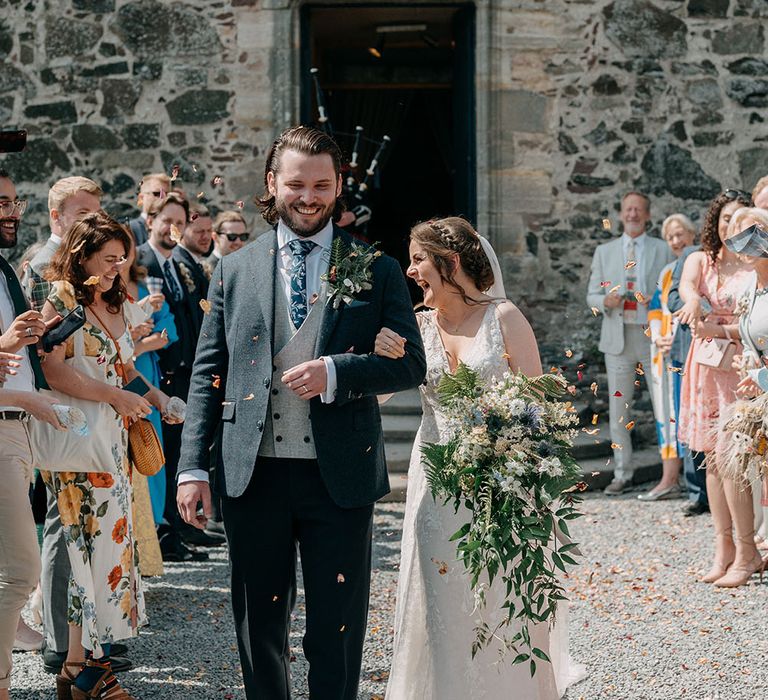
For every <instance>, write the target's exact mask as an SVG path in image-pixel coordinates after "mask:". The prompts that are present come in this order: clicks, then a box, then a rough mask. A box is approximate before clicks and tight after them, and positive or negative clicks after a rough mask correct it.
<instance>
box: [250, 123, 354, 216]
mask: <svg viewBox="0 0 768 700" xmlns="http://www.w3.org/2000/svg"><path fill="white" fill-rule="evenodd" d="M285 151H296V152H297V153H301V154H302V155H305V156H320V155H323V154H324V153H327V154H328V155H329V156H330V157H331V160H332V161H333V169H334V171H335V173H336V179H337V180H338V177H339V175H341V163H342V155H341V149H340V148H339V145H338V144H337V143H336V141H334V140H333V137H332V136H330V135H329V134H326V133H325V132H324V131H320V130H319V129H314V128H312V127H311V126H292V127H291V128H290V129H286V130H285V131H284V132H283V133H282V134H280V136H278V137H277V139H276V140H275V142H274V143H273V144H272V147H271V148H270V149H269V153H268V154H267V163H266V166H265V167H264V194H262V195H261V197H256V198H255V204H256V206H257V207H258V208H259V209H260V210H261V215H262V216H263V217H264V219H265V220H266V221H267V223H269V224H270V225H273V226H274V225H275V224H276V223H277V221H278V219H279V218H280V215H279V214H278V213H277V205H276V202H275V198H274V196H272V195H271V194H270V193H269V188H268V187H267V176H268V175H269V173H273V174H274V175H275V176H277V174H278V173H279V172H280V160H281V157H282V155H283V153H285ZM344 209H345V207H344V202H343V201H342V199H341V197H338V198H337V199H336V206H335V208H334V210H333V220H334V221H337V220H338V219H339V217H340V216H341V215H342V214H343V213H344Z"/></svg>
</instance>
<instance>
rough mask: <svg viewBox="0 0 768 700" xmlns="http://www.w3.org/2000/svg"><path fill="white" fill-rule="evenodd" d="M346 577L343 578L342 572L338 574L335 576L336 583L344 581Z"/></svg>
mask: <svg viewBox="0 0 768 700" xmlns="http://www.w3.org/2000/svg"><path fill="white" fill-rule="evenodd" d="M346 580H347V579H345V578H344V574H339V575H338V576H337V577H336V583H344V582H345V581H346Z"/></svg>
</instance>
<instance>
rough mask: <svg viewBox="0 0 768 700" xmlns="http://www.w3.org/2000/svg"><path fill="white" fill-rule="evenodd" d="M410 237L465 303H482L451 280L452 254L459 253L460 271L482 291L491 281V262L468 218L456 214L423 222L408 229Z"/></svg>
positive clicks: (490, 284)
mask: <svg viewBox="0 0 768 700" xmlns="http://www.w3.org/2000/svg"><path fill="white" fill-rule="evenodd" d="M411 240H412V241H413V242H415V243H418V244H419V245H420V246H421V247H422V248H423V249H424V252H425V253H426V254H427V256H428V257H429V259H430V260H431V262H432V264H433V265H434V266H435V268H436V269H437V271H438V273H439V274H440V279H441V280H442V281H443V283H444V284H447V285H449V286H451V287H453V288H454V289H455V290H456V291H458V292H459V294H461V298H462V299H463V300H464V303H465V304H478V303H483V302H480V301H478V300H475V299H471V298H470V297H468V296H467V294H466V291H465V290H464V288H463V287H462V286H461V285H460V284H458V282H456V280H455V279H454V278H455V275H456V267H455V265H454V264H453V256H454V255H456V254H458V256H459V264H460V265H461V268H462V270H464V272H465V273H466V274H467V276H468V277H469V278H470V279H471V280H472V281H473V282H474V283H475V286H476V287H477V288H478V289H479V290H480V291H481V292H485V291H487V290H488V289H490V288H491V287H492V286H493V283H494V277H493V270H492V269H491V262H490V260H488V256H487V255H486V254H485V251H484V250H483V244H482V243H481V242H480V236H479V235H478V234H477V231H475V229H473V228H472V226H471V224H470V223H469V222H468V221H465V220H464V219H462V218H459V217H458V216H449V217H446V218H445V219H435V220H432V221H424V222H422V223H420V224H416V226H414V227H413V228H412V229H411Z"/></svg>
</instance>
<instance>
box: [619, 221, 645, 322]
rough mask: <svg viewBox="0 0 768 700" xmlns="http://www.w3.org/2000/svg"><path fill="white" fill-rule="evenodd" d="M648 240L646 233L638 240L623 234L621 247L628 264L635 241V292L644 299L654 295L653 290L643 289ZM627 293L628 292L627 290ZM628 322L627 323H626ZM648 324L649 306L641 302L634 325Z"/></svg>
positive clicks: (638, 304) (638, 305)
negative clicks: (631, 247) (630, 250)
mask: <svg viewBox="0 0 768 700" xmlns="http://www.w3.org/2000/svg"><path fill="white" fill-rule="evenodd" d="M647 238H648V236H647V235H646V234H644V233H641V234H640V235H639V236H638V237H637V238H632V236H628V235H627V234H626V233H622V234H621V246H622V250H623V251H624V261H625V262H626V261H627V260H628V254H629V246H630V245H631V244H632V242H633V241H634V243H635V263H636V265H635V270H634V272H635V280H636V286H635V290H636V291H639V292H642V294H643V296H644V297H650V296H651V294H652V293H653V290H650V291H649V290H646V289H643V287H644V286H645V255H644V252H645V241H646V239H647ZM625 291H626V290H625ZM625 322H626V321H625ZM647 323H648V305H647V304H641V303H640V302H638V303H637V315H636V318H635V321H634V324H636V325H646V324H647Z"/></svg>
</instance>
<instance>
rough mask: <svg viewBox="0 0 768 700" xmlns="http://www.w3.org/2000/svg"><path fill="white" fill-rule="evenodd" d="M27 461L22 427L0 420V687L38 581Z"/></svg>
mask: <svg viewBox="0 0 768 700" xmlns="http://www.w3.org/2000/svg"><path fill="white" fill-rule="evenodd" d="M31 462H32V455H31V453H30V449H29V438H28V437H27V427H26V425H25V424H24V423H22V422H21V421H17V420H0V688H8V687H10V682H11V652H12V650H13V640H14V637H15V636H16V625H17V624H18V622H19V614H20V613H21V609H22V608H23V607H24V604H25V603H26V602H27V598H28V597H29V594H30V593H31V592H32V589H33V588H34V587H35V586H36V585H37V581H38V579H39V578H40V551H39V549H38V546H37V535H36V534H35V522H34V520H33V518H32V508H31V507H30V505H29V474H30V473H31Z"/></svg>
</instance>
